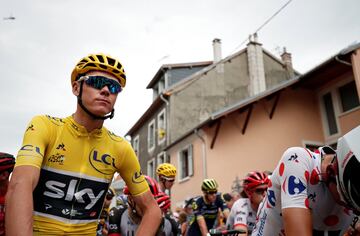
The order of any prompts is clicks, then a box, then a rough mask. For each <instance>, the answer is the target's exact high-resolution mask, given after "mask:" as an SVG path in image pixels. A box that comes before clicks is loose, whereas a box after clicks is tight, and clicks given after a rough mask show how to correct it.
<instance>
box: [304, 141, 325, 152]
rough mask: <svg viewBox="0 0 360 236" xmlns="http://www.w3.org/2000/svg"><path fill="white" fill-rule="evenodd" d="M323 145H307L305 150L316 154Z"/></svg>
mask: <svg viewBox="0 0 360 236" xmlns="http://www.w3.org/2000/svg"><path fill="white" fill-rule="evenodd" d="M321 146H322V145H318V144H310V143H309V144H305V148H307V149H309V150H310V151H312V152H315V151H316V150H317V149H318V148H319V147H321Z"/></svg>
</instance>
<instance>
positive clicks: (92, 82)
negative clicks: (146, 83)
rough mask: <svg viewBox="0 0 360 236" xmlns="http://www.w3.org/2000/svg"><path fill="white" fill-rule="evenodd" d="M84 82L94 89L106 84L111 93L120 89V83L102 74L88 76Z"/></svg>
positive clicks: (118, 91)
mask: <svg viewBox="0 0 360 236" xmlns="http://www.w3.org/2000/svg"><path fill="white" fill-rule="evenodd" d="M85 83H86V84H87V85H89V86H91V87H93V88H96V89H102V88H103V87H104V86H107V87H108V89H109V92H110V93H112V94H116V93H120V92H121V90H122V88H121V85H120V84H119V83H118V82H117V81H115V80H112V79H109V78H106V77H104V76H88V79H86V80H85Z"/></svg>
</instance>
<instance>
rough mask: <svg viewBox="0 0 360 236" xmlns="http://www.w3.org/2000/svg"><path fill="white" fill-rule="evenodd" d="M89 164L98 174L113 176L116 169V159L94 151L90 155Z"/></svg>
mask: <svg viewBox="0 0 360 236" xmlns="http://www.w3.org/2000/svg"><path fill="white" fill-rule="evenodd" d="M89 162H90V164H91V166H92V167H94V169H95V170H97V171H98V172H100V173H102V174H105V175H112V174H113V172H114V168H116V167H115V158H113V157H112V156H111V155H109V154H107V153H105V154H101V153H99V152H98V151H97V150H92V151H91V152H90V154H89Z"/></svg>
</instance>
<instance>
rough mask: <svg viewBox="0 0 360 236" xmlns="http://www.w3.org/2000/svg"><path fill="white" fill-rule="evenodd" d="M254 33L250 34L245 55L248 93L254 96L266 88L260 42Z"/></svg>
mask: <svg viewBox="0 0 360 236" xmlns="http://www.w3.org/2000/svg"><path fill="white" fill-rule="evenodd" d="M257 40H258V37H257V34H256V33H255V34H254V35H250V37H249V41H250V42H249V43H248V44H247V57H248V68H249V78H250V83H249V95H250V96H254V95H256V94H258V93H261V92H263V91H265V90H266V80H265V69H264V58H263V51H262V47H261V43H258V41H257Z"/></svg>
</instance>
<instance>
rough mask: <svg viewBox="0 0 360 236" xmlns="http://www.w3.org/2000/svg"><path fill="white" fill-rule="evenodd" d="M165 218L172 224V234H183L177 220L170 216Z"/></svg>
mask: <svg viewBox="0 0 360 236" xmlns="http://www.w3.org/2000/svg"><path fill="white" fill-rule="evenodd" d="M165 218H166V219H168V220H169V221H170V223H171V232H172V233H173V235H174V236H176V235H178V234H179V233H181V232H180V228H179V224H178V222H176V220H175V219H174V218H172V217H171V216H169V215H165Z"/></svg>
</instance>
